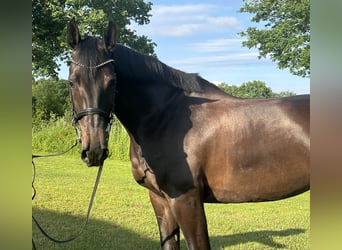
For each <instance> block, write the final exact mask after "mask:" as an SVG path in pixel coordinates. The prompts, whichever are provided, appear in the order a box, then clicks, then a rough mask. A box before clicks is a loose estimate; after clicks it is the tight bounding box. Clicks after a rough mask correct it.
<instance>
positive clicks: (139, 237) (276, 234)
mask: <svg viewBox="0 0 342 250" xmlns="http://www.w3.org/2000/svg"><path fill="white" fill-rule="evenodd" d="M35 163H36V171H37V173H36V181H35V187H36V190H37V195H36V197H35V199H34V201H33V202H32V213H33V215H34V216H35V217H36V219H37V220H38V221H39V222H40V223H41V225H42V226H43V227H44V228H45V229H46V231H47V232H48V233H49V234H51V236H53V237H56V238H58V239H65V238H69V237H70V236H73V235H75V234H77V232H78V231H79V230H80V228H81V227H82V225H83V223H84V220H85V215H86V211H87V207H88V202H89V198H90V195H91V192H92V188H93V184H94V181H95V178H96V173H97V168H87V167H86V166H85V165H84V164H83V163H82V161H81V160H80V159H79V157H75V156H70V155H69V156H59V157H51V158H39V159H35ZM205 210H206V214H207V220H208V227H209V236H210V243H211V246H212V249H214V250H215V249H226V250H227V249H243V250H246V249H263V250H264V249H298V250H305V249H310V192H306V193H304V194H301V195H298V196H296V197H292V198H288V199H285V200H281V201H276V202H264V203H244V204H206V205H205ZM32 238H33V240H34V242H35V245H36V248H37V249H38V250H39V249H49V250H50V249H92V250H93V249H122V250H127V249H159V234H158V228H157V222H156V219H155V217H154V212H153V209H152V206H151V204H150V202H149V197H148V191H147V189H145V188H143V187H141V186H139V185H138V184H136V182H135V181H134V180H133V177H132V175H131V169H130V163H129V162H126V161H116V160H112V159H109V160H106V162H105V165H104V168H103V173H102V177H101V181H100V184H99V187H98V191H97V195H96V198H95V201H94V205H93V209H92V212H91V215H90V220H89V223H88V225H87V227H86V229H85V231H84V232H83V234H82V235H81V236H80V237H79V238H77V239H76V240H75V241H73V242H69V243H64V244H56V243H53V242H51V241H49V240H47V239H46V238H45V237H44V236H43V235H42V234H41V233H40V231H39V230H38V229H37V227H36V226H35V225H34V224H33V226H32ZM181 248H182V249H186V245H185V242H184V240H183V238H182V241H181Z"/></svg>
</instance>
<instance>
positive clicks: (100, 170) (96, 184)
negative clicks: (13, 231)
mask: <svg viewBox="0 0 342 250" xmlns="http://www.w3.org/2000/svg"><path fill="white" fill-rule="evenodd" d="M78 142H80V139H79V138H77V140H76V142H75V144H74V145H72V146H71V147H70V148H69V149H67V150H65V151H63V152H60V153H56V154H48V155H32V166H33V179H32V188H33V195H32V200H33V199H34V198H35V196H36V188H35V187H34V181H35V178H36V166H35V163H34V161H33V159H34V158H39V157H52V156H60V155H63V154H65V153H67V152H69V151H70V150H71V149H73V148H74V147H75V146H76V145H77V144H78ZM102 168H103V165H100V166H99V169H98V172H97V176H96V180H95V184H94V188H93V191H92V194H91V197H90V201H89V205H88V210H87V215H86V220H85V222H84V224H83V226H82V227H81V229H80V231H79V232H78V233H77V234H76V235H74V236H71V237H70V238H68V239H64V240H61V239H56V238H54V237H52V236H50V235H49V234H48V233H47V232H46V231H45V230H44V229H43V227H42V226H41V225H40V223H39V222H38V220H37V219H36V218H35V217H34V216H33V215H32V219H33V221H34V222H35V223H36V225H37V227H38V229H39V230H40V231H41V233H42V234H43V235H44V236H45V237H46V238H48V239H49V240H51V241H53V242H56V243H67V242H70V241H73V240H75V239H76V238H78V237H79V236H80V235H81V234H82V233H83V231H84V229H85V227H86V225H87V224H88V221H89V216H90V211H91V208H92V206H93V202H94V199H95V195H96V191H97V187H98V185H99V182H100V178H101V174H102ZM32 245H33V249H36V247H35V244H34V241H33V239H32Z"/></svg>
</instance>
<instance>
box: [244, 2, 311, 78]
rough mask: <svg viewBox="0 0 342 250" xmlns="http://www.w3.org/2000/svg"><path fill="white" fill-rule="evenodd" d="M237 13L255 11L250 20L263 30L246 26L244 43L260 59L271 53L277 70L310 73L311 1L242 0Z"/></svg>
mask: <svg viewBox="0 0 342 250" xmlns="http://www.w3.org/2000/svg"><path fill="white" fill-rule="evenodd" d="M240 12H248V13H252V14H255V15H254V17H253V18H252V19H251V20H252V21H253V22H256V23H259V22H263V23H264V27H265V29H257V28H255V27H249V28H248V29H247V31H246V32H241V33H240V35H241V36H242V37H247V41H244V42H243V43H242V45H243V46H245V47H248V48H252V47H256V48H258V50H259V59H260V58H262V57H266V56H270V58H271V59H272V60H273V61H275V62H277V63H278V67H279V68H280V69H284V68H289V70H290V72H291V73H292V74H294V75H298V76H302V77H308V76H310V1H309V0H244V5H243V7H242V8H241V9H240Z"/></svg>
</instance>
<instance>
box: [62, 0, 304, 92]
mask: <svg viewBox="0 0 342 250" xmlns="http://www.w3.org/2000/svg"><path fill="white" fill-rule="evenodd" d="M151 2H152V3H153V6H152V11H151V14H152V17H151V18H150V21H151V22H150V23H149V24H148V25H143V26H138V25H135V24H132V25H131V28H133V29H135V30H137V33H138V34H139V35H147V36H148V37H149V38H151V39H152V41H154V42H155V43H157V47H156V49H155V51H156V53H157V55H158V58H159V60H161V61H162V62H164V63H166V64H168V65H169V66H172V67H174V68H177V69H180V70H183V71H185V72H189V73H190V72H191V73H199V74H200V75H201V76H202V77H203V78H205V79H207V80H209V81H211V82H213V83H220V82H225V83H228V84H230V85H231V84H234V85H240V84H242V83H244V82H247V81H253V80H261V81H264V82H266V84H267V86H269V87H271V88H272V90H273V91H274V92H281V91H287V90H289V91H292V92H295V93H296V94H305V93H310V79H308V78H302V77H299V76H294V75H292V74H291V73H290V72H289V71H288V70H287V69H285V70H280V69H278V68H277V65H276V63H275V62H272V61H271V60H270V59H264V58H263V59H258V51H257V50H256V49H248V48H246V47H242V45H241V42H242V41H243V38H241V37H240V36H239V35H238V34H237V33H238V32H241V31H245V30H246V29H247V28H248V27H250V26H256V25H257V24H255V23H253V22H251V21H250V19H251V15H249V14H246V13H239V12H238V10H239V8H240V7H241V6H242V1H241V0H212V1H208V0H207V1H205V0H199V1H186V0H176V1H166V0H155V1H151ZM67 74H68V73H67V69H66V67H65V66H62V70H61V72H60V77H61V78H64V79H66V78H67Z"/></svg>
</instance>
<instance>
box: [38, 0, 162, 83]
mask: <svg viewBox="0 0 342 250" xmlns="http://www.w3.org/2000/svg"><path fill="white" fill-rule="evenodd" d="M151 6H152V3H150V2H148V3H145V2H144V1H143V0H129V1H127V0H92V1H89V0H32V71H33V74H34V76H35V77H38V76H48V77H50V76H53V77H57V75H58V73H57V71H58V70H59V65H58V64H57V59H60V60H61V61H66V60H67V59H68V57H69V53H67V52H68V46H67V44H66V38H65V37H66V25H67V22H68V21H69V20H70V19H71V18H75V20H76V21H77V22H78V24H79V28H80V32H81V33H82V34H91V35H95V36H101V35H102V34H103V32H104V29H105V27H106V26H107V24H108V21H113V22H114V23H115V24H116V26H117V30H118V40H119V41H120V42H121V43H123V44H126V45H128V46H130V47H132V48H134V49H136V50H138V51H141V52H144V53H147V54H150V55H155V54H154V47H155V46H156V44H155V43H153V42H152V41H151V39H149V38H148V37H146V36H138V35H137V34H136V31H135V30H131V29H129V28H128V25H129V24H130V23H131V22H132V21H134V22H136V23H138V24H139V25H144V24H148V23H149V17H150V16H151V15H150V14H149V11H150V10H151Z"/></svg>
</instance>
